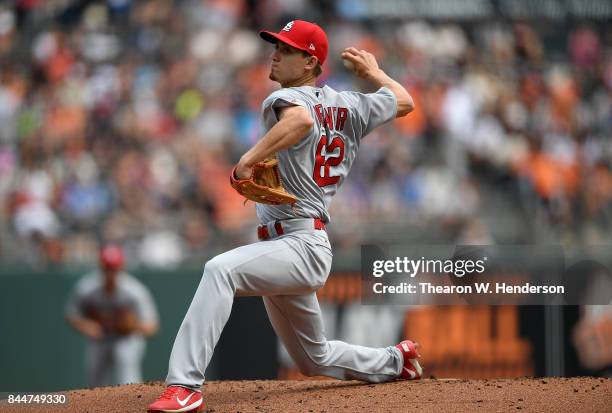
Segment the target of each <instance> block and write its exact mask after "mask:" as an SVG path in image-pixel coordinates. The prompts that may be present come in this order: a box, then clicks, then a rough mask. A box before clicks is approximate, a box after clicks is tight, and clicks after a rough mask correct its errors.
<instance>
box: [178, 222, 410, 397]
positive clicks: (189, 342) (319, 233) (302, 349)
mask: <svg viewBox="0 0 612 413" xmlns="http://www.w3.org/2000/svg"><path fill="white" fill-rule="evenodd" d="M282 225H283V232H284V235H281V236H279V235H278V234H277V233H276V231H275V227H274V222H272V223H270V224H268V225H267V227H268V231H269V234H270V236H271V238H270V239H268V240H265V241H260V242H257V243H254V244H249V245H245V246H243V247H239V248H236V249H233V250H231V251H228V252H226V253H223V254H221V255H218V256H216V257H215V258H213V259H211V260H210V261H208V262H207V263H206V265H205V267H204V274H203V276H202V279H201V281H200V284H199V286H198V289H197V291H196V293H195V296H194V297H193V301H192V302H191V305H190V307H189V309H188V310H187V314H186V315H185V319H184V320H183V323H182V324H181V327H180V328H179V331H178V334H177V336H176V340H175V341H174V346H173V348H172V353H171V355H170V362H169V368H168V376H167V377H166V385H167V386H169V385H181V386H185V387H189V388H192V389H194V390H199V389H200V387H201V385H202V383H203V382H204V372H205V370H206V367H207V366H208V364H209V362H210V359H211V357H212V354H213V350H214V348H215V345H216V344H217V341H218V340H219V336H220V335H221V331H222V330H223V327H224V326H225V323H226V322H227V320H228V318H229V316H230V312H231V309H232V303H233V301H234V297H235V296H258V295H260V296H263V300H264V304H265V307H266V311H267V312H268V317H269V318H270V321H271V323H272V326H273V328H274V330H275V331H276V334H278V336H279V337H280V339H281V340H282V341H283V344H284V345H285V347H286V348H287V351H288V352H289V354H290V355H291V357H292V358H293V360H294V361H295V363H296V365H297V366H298V368H299V369H300V371H301V372H302V373H303V374H305V375H308V376H313V375H323V376H330V377H334V378H337V379H342V380H345V379H357V380H363V381H367V382H372V383H378V382H384V381H388V380H392V379H394V378H397V377H398V376H399V374H400V371H401V369H402V365H403V358H402V355H401V353H400V351H399V350H398V349H396V348H395V347H394V346H390V347H386V348H369V347H362V346H356V345H350V344H347V343H344V342H342V341H328V340H327V338H326V337H325V332H324V326H323V322H322V319H321V310H320V308H319V302H318V300H317V296H316V291H317V290H318V289H319V288H321V287H322V286H323V285H324V284H325V281H326V280H327V277H328V275H329V271H330V269H331V263H332V253H331V247H330V243H329V239H328V238H327V233H326V232H325V231H324V230H315V229H314V224H313V220H312V219H293V220H288V221H283V222H282Z"/></svg>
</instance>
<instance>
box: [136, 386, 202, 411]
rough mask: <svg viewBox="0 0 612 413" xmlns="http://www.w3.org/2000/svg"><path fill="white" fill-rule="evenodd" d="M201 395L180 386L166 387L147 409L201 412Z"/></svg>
mask: <svg viewBox="0 0 612 413" xmlns="http://www.w3.org/2000/svg"><path fill="white" fill-rule="evenodd" d="M203 401H204V400H203V399H202V393H200V392H199V391H193V390H190V389H188V388H186V387H181V386H168V387H166V390H164V392H163V393H162V395H161V396H159V398H158V399H157V400H155V402H153V403H151V404H150V405H149V407H148V408H147V412H149V413H157V412H201V411H203V409H204V403H203Z"/></svg>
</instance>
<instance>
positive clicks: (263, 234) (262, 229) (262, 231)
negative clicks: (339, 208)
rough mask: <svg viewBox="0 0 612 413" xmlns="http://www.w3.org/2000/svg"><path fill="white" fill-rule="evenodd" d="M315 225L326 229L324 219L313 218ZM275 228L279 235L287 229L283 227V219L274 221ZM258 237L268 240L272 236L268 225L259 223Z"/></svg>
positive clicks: (316, 227) (317, 227)
mask: <svg viewBox="0 0 612 413" xmlns="http://www.w3.org/2000/svg"><path fill="white" fill-rule="evenodd" d="M312 221H313V225H314V229H319V230H321V229H325V223H324V222H323V221H321V219H320V218H313V220H312ZM274 230H275V231H276V234H277V235H283V234H284V233H285V230H284V229H283V224H282V223H281V221H276V222H275V223H274ZM257 238H259V239H260V240H262V241H263V240H266V239H269V238H270V232H269V231H268V226H267V225H259V226H258V227H257Z"/></svg>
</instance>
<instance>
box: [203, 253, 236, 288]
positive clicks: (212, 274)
mask: <svg viewBox="0 0 612 413" xmlns="http://www.w3.org/2000/svg"><path fill="white" fill-rule="evenodd" d="M229 275H230V270H229V267H228V266H227V265H226V264H225V263H224V262H223V259H220V258H219V257H214V258H212V259H211V260H209V261H208V262H207V263H206V264H205V265H204V274H203V275H202V278H203V280H212V281H213V282H215V283H222V284H225V283H228V282H229V283H230V284H231V280H230V277H229Z"/></svg>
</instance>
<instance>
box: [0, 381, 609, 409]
mask: <svg viewBox="0 0 612 413" xmlns="http://www.w3.org/2000/svg"><path fill="white" fill-rule="evenodd" d="M162 390H163V386H162V384H161V383H159V382H155V383H146V384H138V385H135V384H133V385H128V386H116V387H103V388H98V389H92V390H73V391H69V392H66V393H65V394H66V396H67V398H68V405H67V406H55V407H49V406H44V407H43V406H34V405H31V404H30V405H22V406H15V405H12V406H9V405H7V404H6V401H3V402H2V403H0V412H24V411H32V412H61V413H67V412H79V413H84V412H124V413H129V412H140V413H142V412H144V411H146V406H147V404H148V403H150V402H152V401H153V400H154V399H155V398H156V397H157V396H158V395H159V394H160V393H161V392H162ZM204 394H205V400H206V402H207V407H208V408H209V411H210V412H215V413H221V412H232V413H235V412H313V413H314V412H316V413H320V412H333V413H336V412H362V411H363V412H368V413H369V412H410V411H418V412H473V411H483V412H501V411H504V412H507V411H514V410H522V411H528V412H529V411H538V412H542V411H553V412H572V413H575V412H577V411H581V412H605V411H608V412H609V411H610V410H609V409H610V406H612V379H602V378H594V377H579V378H547V379H527V378H524V379H498V380H444V379H441V380H435V379H429V380H423V381H419V382H405V381H398V382H392V383H385V384H377V385H373V384H364V383H361V382H341V381H336V380H313V381H224V382H210V383H207V384H206V386H205V387H204Z"/></svg>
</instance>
